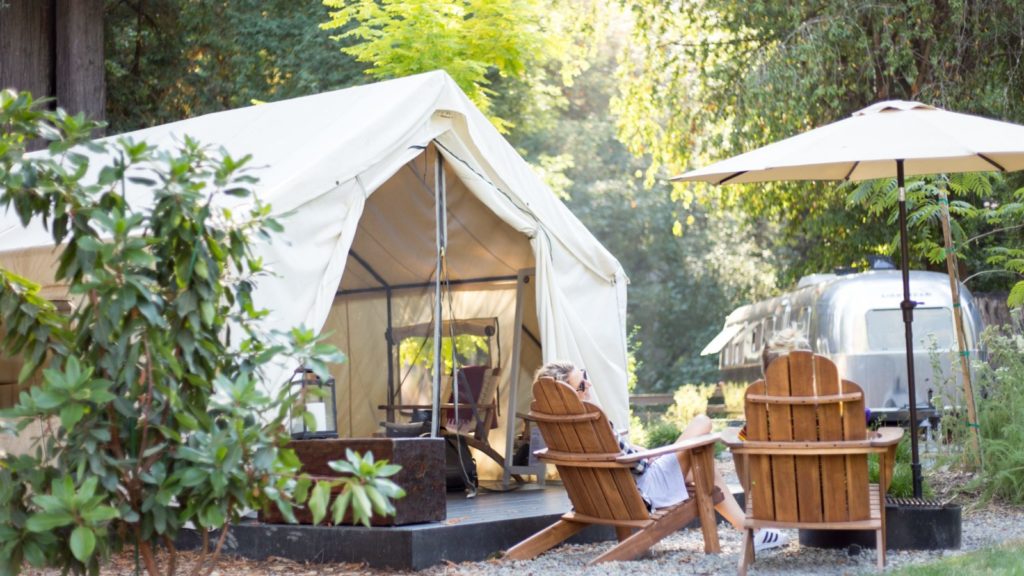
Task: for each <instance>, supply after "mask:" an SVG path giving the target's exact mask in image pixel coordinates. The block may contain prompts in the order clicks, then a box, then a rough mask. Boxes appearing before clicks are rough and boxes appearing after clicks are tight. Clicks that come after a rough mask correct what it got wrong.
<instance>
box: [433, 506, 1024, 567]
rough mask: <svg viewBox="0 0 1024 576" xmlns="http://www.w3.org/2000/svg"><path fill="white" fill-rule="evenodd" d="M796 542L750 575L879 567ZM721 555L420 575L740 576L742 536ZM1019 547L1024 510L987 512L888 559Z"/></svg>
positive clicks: (687, 542)
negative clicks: (950, 543) (934, 547)
mask: <svg viewBox="0 0 1024 576" xmlns="http://www.w3.org/2000/svg"><path fill="white" fill-rule="evenodd" d="M787 533H788V534H789V535H790V539H791V542H790V544H789V545H788V546H786V547H785V548H781V549H777V550H771V551H766V552H764V553H762V554H760V555H758V556H757V558H756V560H755V562H754V564H753V566H752V567H751V570H750V574H766V575H767V574H773V575H774V574H814V575H840V574H860V573H870V572H873V571H874V567H875V561H876V557H875V551H874V550H863V551H862V552H860V553H859V554H856V555H850V554H849V553H848V551H847V550H826V549H820V548H807V547H801V546H800V544H799V542H797V534H796V531H795V530H794V531H787ZM719 539H720V541H721V544H722V552H721V553H720V554H707V555H706V554H704V552H703V543H702V540H701V536H700V532H699V531H696V530H689V531H686V532H680V533H678V534H674V535H672V536H670V537H668V538H666V539H665V540H662V541H661V543H659V544H658V545H656V546H655V547H654V548H653V549H652V551H651V552H650V553H649V554H648V555H647V556H646V557H645V558H643V559H641V560H635V561H632V562H610V563H607V564H603V565H599V566H593V567H587V566H586V563H587V562H588V561H589V560H590V559H592V558H594V557H595V556H597V555H598V554H600V552H601V551H603V550H606V549H607V548H608V547H610V546H611V544H610V543H601V544H588V545H578V546H563V547H561V548H558V549H556V550H554V551H551V552H548V553H547V554H544V555H542V556H540V557H539V558H537V559H534V560H531V561H527V562H506V561H500V560H499V561H488V562H475V563H464V564H451V565H447V566H438V567H435V568H432V569H429V570H425V571H422V572H419V574H421V575H424V576H426V575H430V576H441V575H463V574H465V575H470V574H472V575H487V576H501V575H507V576H528V575H541V574H587V575H595V576H596V575H626V574H666V575H667V574H702V575H703V574H735V573H736V564H737V562H738V561H739V553H740V543H741V538H740V533H739V532H737V531H736V530H733V529H732V528H730V527H728V526H721V527H720V529H719ZM1008 542H1017V543H1019V544H1020V545H1021V546H1024V509H1022V508H1012V509H1010V508H988V509H985V510H981V511H977V512H973V513H970V514H965V515H964V518H963V533H962V544H963V545H962V547H961V549H960V550H940V551H895V550H890V551H889V552H888V553H887V554H886V559H887V566H888V567H889V568H896V567H901V566H906V565H913V564H922V563H926V562H930V561H933V560H936V559H939V558H942V557H944V556H947V555H955V554H962V553H964V552H968V551H971V550H977V549H979V548H984V547H987V546H993V545H998V544H1004V543H1008Z"/></svg>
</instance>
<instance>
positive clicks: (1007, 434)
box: [975, 328, 1024, 504]
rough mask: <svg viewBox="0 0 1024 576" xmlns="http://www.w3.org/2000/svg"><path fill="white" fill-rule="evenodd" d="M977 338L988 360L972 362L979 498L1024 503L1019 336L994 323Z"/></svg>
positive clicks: (1023, 357)
mask: <svg viewBox="0 0 1024 576" xmlns="http://www.w3.org/2000/svg"><path fill="white" fill-rule="evenodd" d="M982 341H983V342H984V343H985V345H986V347H987V349H988V362H986V363H978V364H977V365H976V374H977V382H976V386H975V389H976V391H977V394H978V396H979V398H978V401H977V407H978V424H979V426H980V433H981V451H982V456H983V458H982V470H981V475H980V479H979V483H980V485H981V486H980V487H981V488H982V494H983V496H984V497H985V498H998V499H1002V500H1006V501H1008V502H1011V503H1014V504H1022V503H1024V338H1022V337H1021V336H1011V335H1008V334H1007V333H1005V332H1001V331H999V330H998V329H995V328H989V329H987V330H986V331H985V332H984V333H983V335H982Z"/></svg>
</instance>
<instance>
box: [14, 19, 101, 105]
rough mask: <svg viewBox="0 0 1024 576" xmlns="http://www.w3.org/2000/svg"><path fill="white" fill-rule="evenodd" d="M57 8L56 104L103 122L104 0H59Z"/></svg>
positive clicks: (55, 35)
mask: <svg viewBox="0 0 1024 576" xmlns="http://www.w3.org/2000/svg"><path fill="white" fill-rule="evenodd" d="M29 3H30V4H32V3H33V2H29ZM56 6H57V11H56V19H55V22H54V25H55V33H54V37H55V40H56V42H54V45H55V47H56V50H55V52H56V54H55V56H56V59H55V60H56V62H55V74H54V77H55V78H56V86H55V87H54V88H55V89H56V91H55V92H54V94H55V95H56V96H57V105H58V106H60V107H61V108H63V109H65V110H67V111H68V112H70V113H71V114H78V113H79V112H81V113H84V114H85V115H86V117H88V118H90V119H92V120H103V119H104V118H105V114H104V111H105V110H104V109H105V107H106V84H105V83H104V67H103V0H57V1H56Z"/></svg>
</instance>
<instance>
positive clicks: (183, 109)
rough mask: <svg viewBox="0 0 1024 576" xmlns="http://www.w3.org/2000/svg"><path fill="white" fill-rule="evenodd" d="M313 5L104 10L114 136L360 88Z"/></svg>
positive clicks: (119, 3) (248, 0) (273, 0)
mask: <svg viewBox="0 0 1024 576" xmlns="http://www.w3.org/2000/svg"><path fill="white" fill-rule="evenodd" d="M326 17H327V9H326V8H324V7H323V5H321V4H320V3H319V2H314V1H306V2H294V1H291V0H232V1H226V0H218V1H204V2H193V1H189V0H146V1H144V2H126V1H124V0H107V6H106V16H105V24H106V29H107V34H106V52H107V65H106V70H107V72H106V73H107V82H108V85H109V99H108V107H107V109H108V117H109V121H110V126H111V131H112V132H115V133H116V132H124V131H127V130H134V129H138V128H143V127H147V126H153V125H156V124H162V123H166V122H173V121H175V120H181V119H182V118H188V117H192V116H197V115H200V114H207V113H210V112H216V111H219V110H225V109H230V108H238V107H241V106H247V105H250V104H253V103H254V102H260V101H273V100H280V99H283V98H293V97H296V96H305V95H307V94H315V93H318V92H324V91H327V90H336V89H339V88H345V87H348V86H353V85H357V84H361V83H363V82H365V76H364V74H363V73H362V70H363V68H364V66H363V65H361V64H358V63H357V62H355V61H354V60H353V59H352V58H349V57H347V56H345V55H344V54H339V53H338V51H337V46H336V44H335V43H334V42H333V41H332V40H331V39H330V38H329V34H328V33H327V32H324V31H322V30H320V29H319V28H318V24H319V23H320V22H321V21H323V20H324V19H325V18H326Z"/></svg>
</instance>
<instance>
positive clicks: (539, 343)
mask: <svg viewBox="0 0 1024 576" xmlns="http://www.w3.org/2000/svg"><path fill="white" fill-rule="evenodd" d="M186 134H187V135H189V136H191V137H193V138H195V139H197V140H199V141H200V142H203V143H208V144H213V145H218V146H223V147H224V148H225V149H226V150H227V151H229V152H230V153H231V154H232V155H234V156H236V157H237V156H240V155H243V154H252V155H253V165H255V166H258V167H260V168H259V169H258V170H257V172H256V175H257V176H258V177H259V178H260V183H259V184H258V187H257V192H258V194H260V195H261V197H262V198H264V199H265V200H267V201H268V202H269V203H271V204H272V206H273V208H274V212H275V213H276V214H278V215H284V216H283V218H282V222H283V223H284V224H285V232H284V234H283V236H284V238H283V240H279V241H277V242H275V243H274V244H273V245H272V246H270V247H269V248H267V249H266V250H265V252H266V254H265V256H266V259H267V263H268V266H269V267H271V268H272V269H273V270H274V271H275V272H276V274H277V276H276V277H275V278H268V279H264V280H262V281H261V282H260V284H259V286H258V287H257V292H256V299H257V302H258V304H260V305H261V306H263V307H265V308H268V309H269V310H271V317H270V319H269V322H270V323H271V324H272V325H273V326H274V327H277V328H289V327H292V326H295V325H298V324H304V325H306V326H308V327H311V328H313V329H316V330H321V329H324V330H329V331H331V332H332V334H333V335H332V340H333V341H334V342H335V343H336V344H338V345H339V347H340V348H341V349H342V350H343V351H344V352H345V353H346V354H347V355H348V356H349V362H347V363H346V364H345V365H343V366H340V367H337V368H336V369H335V374H334V375H335V376H336V378H337V383H338V384H337V392H338V393H337V398H338V400H337V402H338V419H339V422H338V428H339V431H340V432H341V433H342V435H354V436H362V435H368V434H370V433H372V432H375V431H376V430H377V429H378V423H379V422H380V421H381V420H383V419H384V414H383V413H382V411H381V410H380V409H379V408H378V406H379V405H381V404H384V403H385V402H386V399H387V390H388V379H389V376H388V372H389V370H388V366H389V360H388V348H387V341H386V340H385V331H386V330H387V326H388V324H389V323H390V325H391V326H392V327H402V326H415V325H421V324H424V323H430V322H431V321H432V318H433V314H434V306H435V302H434V294H433V292H432V290H430V289H428V288H425V287H424V285H428V284H429V283H431V282H433V281H435V277H436V261H437V251H436V248H435V229H436V218H435V216H436V213H435V209H434V202H435V193H434V190H435V189H437V187H438V184H439V183H440V182H442V180H443V183H444V184H445V186H444V190H445V194H446V196H447V199H446V200H447V201H446V211H445V212H446V215H447V221H448V227H447V236H448V239H449V240H448V246H447V248H446V250H445V256H446V264H447V265H446V268H445V269H446V278H445V279H446V280H447V285H448V286H450V290H449V291H447V292H446V295H445V299H446V304H445V306H446V309H445V312H444V318H445V319H446V320H448V319H449V316H451V317H452V318H454V319H497V326H498V327H499V333H498V338H499V340H500V348H501V355H502V358H500V359H499V361H500V362H501V364H502V366H503V367H504V369H503V370H502V371H501V379H502V382H501V384H500V385H499V390H501V393H502V398H501V400H500V401H501V406H502V410H503V412H502V417H501V426H500V428H499V429H497V430H495V431H492V437H493V438H494V439H495V440H496V441H499V440H503V439H504V438H505V430H506V423H507V420H508V419H509V416H514V415H512V414H510V413H509V412H508V411H506V410H505V409H504V408H505V406H507V401H508V395H509V394H510V393H511V392H513V391H514V392H516V393H517V398H516V402H515V407H516V409H518V410H519V411H521V412H525V411H526V409H527V407H528V402H529V396H530V379H531V375H532V371H533V370H534V369H535V368H536V367H537V366H538V365H539V364H540V363H541V362H542V361H543V360H551V359H556V358H566V359H570V360H572V361H574V362H577V363H579V364H581V365H584V366H586V367H587V368H588V370H589V372H590V374H593V375H594V376H595V380H597V379H599V382H600V385H599V386H598V388H597V396H598V401H599V403H600V404H601V405H602V407H603V408H604V409H605V410H606V411H607V412H608V415H609V417H610V418H611V419H612V421H614V422H616V423H622V425H625V424H626V423H627V422H628V396H627V391H626V340H625V317H626V283H627V279H626V277H625V274H624V272H623V270H622V267H621V266H620V265H619V263H618V262H617V261H616V259H615V258H614V257H613V256H612V255H611V254H610V253H608V251H607V250H605V249H604V248H603V247H602V246H601V245H600V243H598V241H597V240H596V239H595V238H594V237H593V235H591V234H590V232H589V231H588V230H587V229H586V228H585V227H584V226H583V225H582V224H581V223H580V222H579V221H578V220H577V219H576V218H575V217H574V216H573V215H572V214H571V213H570V212H569V210H568V209H566V207H565V206H564V205H563V204H562V203H561V202H559V201H558V199H557V198H555V196H554V195H553V194H552V193H551V191H550V190H549V189H548V188H547V187H546V186H545V185H544V184H543V183H542V182H541V181H540V180H539V179H538V177H537V176H536V175H535V174H534V173H533V172H532V171H531V169H530V168H529V166H528V165H527V164H526V163H525V162H524V161H523V160H522V158H520V157H519V155H518V154H517V153H516V152H515V150H514V149H513V148H512V147H511V146H510V145H509V144H508V143H507V142H506V141H505V140H504V139H503V138H502V137H501V135H500V134H498V132H497V131H496V130H495V129H494V128H493V126H492V125H491V124H490V123H489V122H488V120H487V119H486V118H485V117H484V116H483V115H482V114H481V113H480V112H479V111H478V110H477V109H476V108H475V107H474V106H473V104H472V103H471V102H470V101H469V100H468V99H467V98H466V96H465V95H464V94H463V93H462V92H461V90H460V89H459V88H458V87H457V86H456V84H455V83H454V82H453V81H452V79H451V78H450V77H449V76H448V75H447V74H445V73H444V72H431V73H427V74H421V75H417V76H411V77H407V78H402V79H398V80H392V81H388V82H381V83H377V84H371V85H366V86H361V87H356V88H350V89H346V90H339V91H335V92H329V93H324V94H319V95H314V96H308V97H303V98H296V99H292V100H286V101H281V102H275V103H269V104H261V105H256V106H251V107H248V108H242V109H237V110H231V111H226V112H220V113H216V114H210V115H207V116H202V117H198V118H192V119H188V120H183V121H180V122H175V123H171V124H166V125H162V126H157V127H154V128H149V129H145V130H140V131H138V132H134V133H131V134H130V135H129V136H131V137H132V138H135V139H137V140H146V141H148V142H149V143H151V144H155V145H158V146H161V147H170V146H173V145H174V143H175V142H178V141H180V140H181V139H182V137H183V136H184V135H186ZM438 166H442V168H441V169H440V171H439V170H438V168H437V167H438ZM128 198H129V202H146V201H147V198H144V197H141V196H140V194H139V193H138V191H133V190H129V191H128ZM0 216H2V218H0V265H4V266H9V267H13V268H14V270H15V271H16V272H19V273H22V274H25V275H27V276H29V277H30V278H33V279H35V280H36V281H39V282H40V283H42V284H44V285H46V284H48V283H51V282H52V275H51V274H50V271H51V269H52V259H53V250H52V248H50V247H49V242H50V240H49V238H48V236H47V235H46V234H45V233H44V232H43V231H41V230H40V229H37V228H32V227H30V228H29V229H24V228H23V227H22V226H21V225H20V224H19V223H18V221H17V219H16V217H15V216H14V215H13V214H10V213H8V214H3V215H0ZM49 289H50V290H57V291H59V287H51V288H49ZM388 302H390V306H388ZM449 305H450V309H449ZM389 308H390V311H389ZM389 316H390V322H389ZM516 358H518V362H516V361H515V359H516ZM400 377H401V375H400V374H397V373H393V374H392V375H391V378H392V380H391V385H392V386H395V385H396V382H397V381H398V379H399V378H400ZM403 393H405V392H403ZM410 393H411V394H416V393H418V392H416V390H415V389H413V390H412V391H411V392H410Z"/></svg>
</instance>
